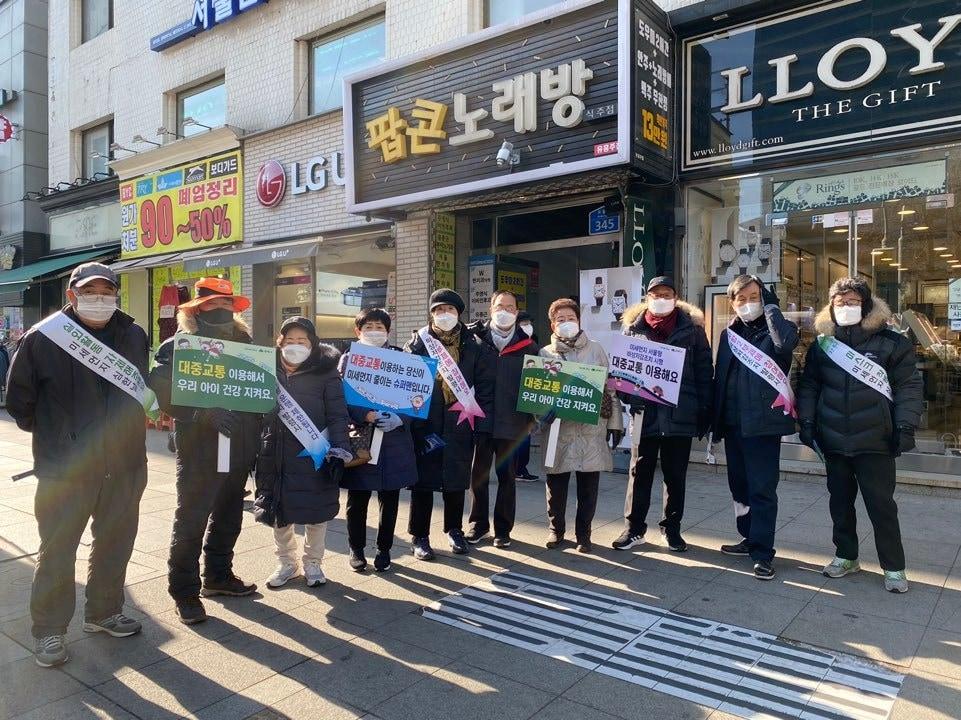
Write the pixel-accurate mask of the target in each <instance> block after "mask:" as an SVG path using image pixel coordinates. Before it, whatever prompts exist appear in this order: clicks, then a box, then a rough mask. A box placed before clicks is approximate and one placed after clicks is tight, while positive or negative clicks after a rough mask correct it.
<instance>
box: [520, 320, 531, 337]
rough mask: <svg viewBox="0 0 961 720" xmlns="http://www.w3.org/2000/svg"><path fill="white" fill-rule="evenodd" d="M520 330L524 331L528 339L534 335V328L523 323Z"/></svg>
mask: <svg viewBox="0 0 961 720" xmlns="http://www.w3.org/2000/svg"><path fill="white" fill-rule="evenodd" d="M521 330H523V331H524V334H525V335H527V337H530V336H531V335H533V334H534V326H533V325H528V324H527V323H524V324H523V325H521Z"/></svg>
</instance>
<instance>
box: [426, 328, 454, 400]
mask: <svg viewBox="0 0 961 720" xmlns="http://www.w3.org/2000/svg"><path fill="white" fill-rule="evenodd" d="M430 332H431V334H432V335H433V336H434V337H436V338H437V339H438V340H440V342H441V345H443V346H444V349H445V350H447V352H449V353H450V356H451V357H452V358H454V362H456V363H460V323H458V324H457V325H456V326H454V328H453V329H452V330H446V331H445V330H441V329H440V328H438V327H435V326H434V325H433V324H431V326H430ZM437 377H438V378H440V380H441V389H442V390H443V391H444V405H445V406H450V405H453V404H454V403H455V402H457V396H456V395H454V391H453V390H451V389H450V386H448V384H447V381H446V380H444V379H443V378H441V376H440V373H438V374H437Z"/></svg>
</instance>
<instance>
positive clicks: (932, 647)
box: [911, 628, 961, 713]
mask: <svg viewBox="0 0 961 720" xmlns="http://www.w3.org/2000/svg"><path fill="white" fill-rule="evenodd" d="M911 669H912V670H919V671H921V672H925V673H931V674H933V675H943V676H945V677H949V678H951V679H952V680H959V681H961V633H953V632H947V631H945V630H937V629H935V628H928V629H927V631H926V632H925V633H924V637H923V638H922V639H921V646H920V647H919V648H918V650H917V652H916V653H915V657H914V662H912V663H911ZM958 711H959V713H961V705H959V706H958Z"/></svg>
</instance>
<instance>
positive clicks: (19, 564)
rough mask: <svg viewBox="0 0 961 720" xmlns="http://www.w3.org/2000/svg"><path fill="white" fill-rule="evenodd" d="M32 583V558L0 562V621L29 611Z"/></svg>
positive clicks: (20, 615) (5, 620)
mask: <svg viewBox="0 0 961 720" xmlns="http://www.w3.org/2000/svg"><path fill="white" fill-rule="evenodd" d="M32 584H33V561H32V560H8V561H7V562H0V623H4V622H7V621H9V620H13V619H15V618H18V617H22V616H23V615H26V614H28V613H29V612H30V587H31V585H32ZM0 627H2V626H0Z"/></svg>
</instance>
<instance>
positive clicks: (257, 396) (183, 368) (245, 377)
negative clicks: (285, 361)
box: [170, 333, 277, 413]
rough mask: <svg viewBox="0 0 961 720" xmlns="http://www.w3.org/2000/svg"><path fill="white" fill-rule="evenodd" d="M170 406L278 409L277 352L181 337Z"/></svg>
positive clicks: (178, 336)
mask: <svg viewBox="0 0 961 720" xmlns="http://www.w3.org/2000/svg"><path fill="white" fill-rule="evenodd" d="M173 344H174V356H173V377H172V383H173V384H172V386H171V388H170V402H171V403H172V404H173V405H183V406H186V407H195V408H223V409H224V410H239V411H241V412H253V413H268V412H270V411H271V410H273V409H274V407H275V405H276V404H277V374H276V370H275V367H276V362H277V351H276V350H275V349H274V348H269V347H261V346H259V345H249V344H247V343H239V342H233V341H232V340H220V339H217V338H208V337H202V336H200V335H188V334H185V333H178V334H176V335H174V337H173Z"/></svg>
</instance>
